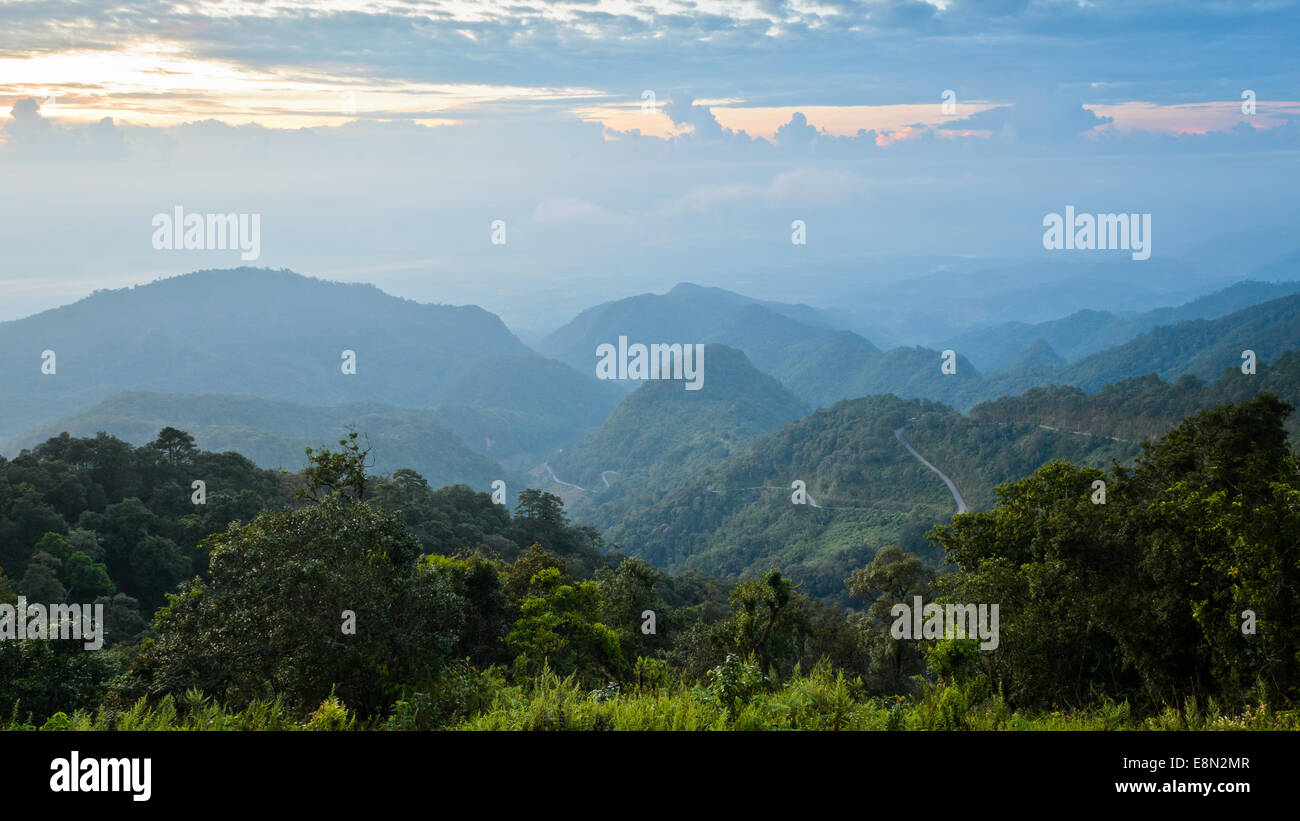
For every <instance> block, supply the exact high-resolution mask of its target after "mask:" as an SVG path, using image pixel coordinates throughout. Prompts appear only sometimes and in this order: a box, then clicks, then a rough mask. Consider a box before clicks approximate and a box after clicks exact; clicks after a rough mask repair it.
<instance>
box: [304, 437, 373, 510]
mask: <svg viewBox="0 0 1300 821" xmlns="http://www.w3.org/2000/svg"><path fill="white" fill-rule="evenodd" d="M339 447H340V450H339V451H338V452H337V453H335V452H334V451H332V450H330V449H329V448H321V449H320V451H316V450H314V449H313V448H307V449H306V452H307V460H308V462H309V464H308V466H307V467H306V469H304V470H303V472H302V474H303V477H304V479H305V480H306V484H305V485H304V486H303V487H302V488H300V489H299V490H298V493H297V497H298V498H299V499H309V500H311V501H313V502H319V501H321V500H322V499H324V498H325V497H327V496H338V497H340V498H342V499H345V500H349V501H360V500H361V499H363V498H364V497H365V495H366V486H367V484H368V481H369V478H368V477H367V475H366V470H367V468H369V467H370V465H367V464H366V460H367V459H368V458H369V456H370V448H369V447H367V448H365V449H362V447H361V446H360V445H358V444H357V432H356V431H351V432H349V433H348V436H347V438H346V439H340V440H339Z"/></svg>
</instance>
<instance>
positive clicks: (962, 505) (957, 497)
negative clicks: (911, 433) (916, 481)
mask: <svg viewBox="0 0 1300 821" xmlns="http://www.w3.org/2000/svg"><path fill="white" fill-rule="evenodd" d="M894 436H896V437H898V441H900V442H902V443H903V447H905V448H907V451H908V453H911V454H912V455H913V456H915V457H916V458H917V460H919V461H920V463H921V464H923V465H925V466H926V467H928V468H929V469H930V470H933V471H934V472H935V473H937V474H939V478H940V479H942V480H943V483H944V484H945V485H947V486H948V490H950V491H952V499H953V501H954V502H956V503H957V512H958V513H965V512H966V510H967V508H966V500H965V499H963V498H962V497H961V491H959V490H957V485H955V484H954V483H953V481H952V480H951V479H949V478H948V477H947V476H945V475H944V472H943V471H942V470H939V469H938V468H937V467H935V466H934V465H932V464H930V463H929V462H927V461H926V460H925V457H924V456H922V455H921V454H919V453H917V452H916V448H914V447H912V446H911V445H909V444H908V443H907V440H906V439H904V438H903V429H902V428H899V429H898V430H896V431H894Z"/></svg>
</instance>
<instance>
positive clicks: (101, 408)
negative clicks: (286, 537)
mask: <svg viewBox="0 0 1300 821" xmlns="http://www.w3.org/2000/svg"><path fill="white" fill-rule="evenodd" d="M469 414H470V412H469V411H467V410H466V409H456V408H453V409H435V410H413V409H405V408H396V407H392V406H388V405H384V404H381V403H378V402H356V403H347V404H340V405H330V406H315V405H302V404H297V403H293V402H279V401H273V400H268V399H260V398H257V397H251V396H222V395H212V394H200V395H194V396H189V395H186V396H177V395H166V394H152V393H143V392H128V393H121V394H117V395H115V396H112V397H110V398H108V399H105V400H102V401H100V402H97V403H95V404H94V405H92V406H91V407H89V408H86V409H85V410H83V411H80V412H78V413H76V414H74V415H72V416H69V417H66V418H64V419H61V420H59V421H57V422H55V423H52V424H48V425H43V426H40V427H37V428H34V429H31V430H28V431H26V432H24V433H22V434H20V435H18V436H15V437H13V438H11V439H10V440H9V441H7V442H5V443H4V444H3V446H0V452H3V453H5V454H8V455H10V456H13V455H16V454H17V453H18V452H19V451H20V450H22V449H23V448H34V447H35V446H37V445H38V444H40V443H41V442H44V441H46V440H47V439H49V438H52V437H55V436H58V435H59V434H60V433H63V432H67V433H69V434H71V435H72V436H74V437H93V436H95V434H97V433H99V432H101V431H103V432H106V433H109V434H111V435H113V436H116V437H118V438H119V439H122V440H124V441H126V442H130V443H131V444H134V445H136V446H141V445H144V444H147V443H148V442H150V441H152V440H153V439H154V437H155V436H157V434H158V431H159V430H161V429H162V428H164V427H168V426H170V427H174V428H178V429H181V430H184V431H187V432H188V433H190V434H191V435H192V436H193V437H194V439H195V443H196V445H197V446H198V447H199V448H201V449H202V450H206V451H212V452H215V453H224V452H226V451H235V452H237V453H240V454H242V455H244V456H246V457H248V458H249V459H251V460H252V461H253V462H254V463H256V464H257V465H259V466H260V467H263V468H282V469H285V470H289V471H291V472H297V471H299V470H301V469H302V468H303V466H304V465H305V464H306V461H307V459H306V456H305V455H304V449H305V448H307V447H312V448H317V449H319V448H320V447H321V446H322V445H325V446H331V447H332V446H334V445H335V444H336V442H337V440H338V439H339V438H341V437H343V436H345V435H346V433H347V431H348V429H349V426H350V427H352V428H354V429H355V430H356V431H357V432H358V433H361V434H364V435H365V436H366V437H367V438H368V439H369V442H370V445H371V446H372V448H373V451H372V455H373V457H374V469H375V471H376V472H378V473H391V472H393V471H396V470H397V469H398V468H404V467H405V468H411V469H413V470H415V471H417V472H418V473H420V474H421V475H422V476H424V477H425V478H426V479H427V480H428V481H429V484H430V485H431V486H433V487H435V488H438V487H443V486H445V485H451V484H458V483H459V484H466V485H469V486H470V487H472V488H474V489H476V490H481V491H488V490H490V488H491V485H492V481H493V480H495V479H505V480H506V483H507V487H508V488H509V489H510V491H511V493H514V492H516V491H517V490H518V489H522V482H521V481H520V480H518V479H515V478H514V474H513V473H512V472H510V471H508V470H507V469H505V468H503V467H502V466H501V465H500V464H498V463H497V462H496V461H494V460H493V459H491V458H489V457H488V456H485V455H484V454H483V453H482V452H479V451H476V450H475V449H473V448H471V447H470V446H469V445H467V444H466V442H465V441H463V440H462V439H461V437H459V436H457V435H456V434H455V433H453V432H452V430H450V429H449V427H448V426H445V425H444V424H442V420H443V419H446V418H447V417H461V418H466V417H468V416H469ZM474 421H480V420H477V419H476V420H474ZM481 444H482V443H481V442H480V445H481ZM494 444H495V443H494Z"/></svg>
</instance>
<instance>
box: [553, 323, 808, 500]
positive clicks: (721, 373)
mask: <svg viewBox="0 0 1300 821" xmlns="http://www.w3.org/2000/svg"><path fill="white" fill-rule="evenodd" d="M704 354H705V356H704V363H705V371H704V372H705V381H704V384H703V387H702V388H701V389H700V390H698V391H688V390H684V389H683V387H682V383H681V382H678V381H673V380H648V381H646V382H644V383H643V384H642V385H641V386H640V387H639V388H637V389H636V390H635V391H633V392H632V393H631V394H629V395H628V397H627V398H626V399H624V400H623V401H622V403H620V404H619V406H618V407H617V408H615V409H614V412H613V413H611V414H610V415H609V418H608V419H606V420H605V424H604V425H602V426H601V427H600V428H598V429H597V430H596V431H593V432H592V433H591V434H590V435H589V436H588V437H587V438H586V439H585V440H583V441H582V442H580V443H578V444H576V445H574V446H573V447H571V448H567V449H566V450H565V452H564V453H563V454H561V455H559V456H556V457H555V458H554V459H553V460H552V465H553V466H554V469H555V470H556V472H557V473H558V475H559V476H561V477H562V478H563V479H564V480H565V481H569V482H573V483H575V484H578V485H584V486H589V487H592V488H601V487H604V486H605V485H606V483H607V482H609V481H610V479H609V477H605V478H602V476H604V474H606V473H610V472H613V473H616V474H617V477H616V478H615V479H614V482H616V483H618V484H627V483H642V482H646V481H661V480H665V479H668V478H671V477H675V476H681V475H685V474H689V473H698V472H700V471H703V470H705V469H707V468H708V467H710V466H711V465H713V464H715V463H716V462H718V461H720V460H722V459H724V458H726V457H727V456H728V455H730V454H731V453H732V452H734V451H735V449H736V448H738V447H740V446H741V445H742V444H743V443H744V442H747V441H748V440H750V439H753V438H755V437H756V436H760V435H762V434H766V433H771V432H772V431H774V430H777V429H779V428H781V427H782V426H784V425H786V424H787V423H790V422H793V421H794V420H796V419H798V418H800V417H802V416H804V415H805V414H807V413H808V411H809V408H808V406H807V405H806V404H805V403H804V402H803V401H801V400H800V399H799V398H798V397H796V396H795V395H794V394H792V393H790V391H788V390H786V389H785V388H784V387H783V386H782V385H781V383H780V382H778V381H777V380H776V379H773V378H772V377H770V376H767V375H766V374H764V373H761V372H760V371H758V370H757V369H756V368H755V367H754V366H753V365H752V364H750V362H749V359H748V358H747V357H746V356H745V354H744V353H742V352H740V351H738V350H736V349H734V348H730V347H727V346H725V345H718V344H711V345H706V346H704ZM578 509H579V510H581V505H579V506H578Z"/></svg>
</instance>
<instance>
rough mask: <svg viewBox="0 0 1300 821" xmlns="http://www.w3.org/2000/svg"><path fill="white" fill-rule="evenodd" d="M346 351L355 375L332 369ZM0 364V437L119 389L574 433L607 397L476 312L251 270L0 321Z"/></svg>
mask: <svg viewBox="0 0 1300 821" xmlns="http://www.w3.org/2000/svg"><path fill="white" fill-rule="evenodd" d="M47 351H48V352H50V353H49V354H46V353H45V352H47ZM349 351H350V352H351V355H349V354H348V353H347V352H349ZM51 356H52V357H53V359H50V357H51ZM349 356H354V357H355V372H354V373H349V372H347V371H346V370H345V369H344V367H345V365H347V364H348V358H349ZM0 361H4V362H6V363H7V364H6V366H5V367H4V368H3V369H0V392H2V393H3V394H4V396H5V404H6V410H7V413H6V414H5V417H4V418H3V419H0V435H12V434H13V433H14V432H16V431H18V430H22V429H24V428H27V427H31V426H33V425H36V424H41V423H46V422H49V421H52V420H54V419H57V418H60V417H63V416H67V415H69V414H71V413H74V412H76V411H77V410H80V409H81V408H83V407H85V406H87V405H89V404H91V403H93V402H95V401H98V400H100V399H103V398H104V397H106V396H110V395H112V394H115V393H118V392H121V391H123V390H143V391H154V392H160V393H227V394H251V395H256V396H260V397H262V398H266V399H278V400H284V401H293V402H301V403H308V404H329V403H337V402H345V401H377V402H384V403H388V404H393V405H404V406H414V407H423V406H428V405H437V404H473V405H476V406H480V407H488V408H498V409H503V410H513V411H519V412H526V413H531V414H536V415H539V416H543V417H559V418H562V419H566V420H568V421H569V422H570V423H571V424H573V425H574V426H575V429H576V430H580V429H581V428H582V427H584V426H592V425H596V424H599V423H600V421H601V420H603V419H604V417H605V415H606V414H607V413H608V412H609V410H611V409H612V408H613V406H614V405H615V404H616V402H617V397H618V393H617V391H616V390H614V389H613V388H612V387H611V386H609V385H606V384H602V383H600V382H599V381H598V380H596V379H595V378H594V377H593V375H591V374H590V373H589V372H584V373H577V372H575V371H573V370H572V369H570V368H568V367H566V366H564V365H562V364H560V363H558V362H553V361H549V360H546V359H544V358H543V357H541V356H539V355H537V354H536V353H534V352H533V351H531V350H530V349H529V348H528V347H527V346H526V345H524V344H523V343H522V342H520V341H519V340H518V339H517V338H516V337H515V336H514V334H513V333H511V332H510V330H509V329H508V328H506V326H505V325H504V324H503V323H502V322H501V320H500V319H499V318H498V317H496V316H495V315H494V314H491V313H489V312H487V311H485V310H483V309H481V308H478V307H474V306H464V307H453V306H447V305H427V304H422V303H417V302H413V301H410V300H404V299H399V298H396V297H393V296H390V295H388V294H385V293H384V292H382V291H380V290H379V289H378V288H376V287H374V286H372V285H357V284H343V283H336V282H325V281H322V280H317V279H312V278H308V277H304V276H301V275H299V274H295V273H293V272H290V271H284V270H281V271H271V270H262V269H252V268H238V269H233V270H220V271H199V272H196V273H192V274H187V275H184V276H178V277H172V278H169V279H162V280H158V281H156V282H153V283H150V284H148V285H143V286H139V287H134V288H124V289H119V290H113V291H98V292H96V293H94V294H92V295H91V296H89V297H86V298H85V299H82V300H80V301H78V302H75V303H73V304H71V305H65V306H63V307H61V308H55V309H52V310H49V311H44V312H42V313H40V314H36V315H34V316H31V317H27V318H25V319H21V320H16V321H12V322H5V323H0Z"/></svg>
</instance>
